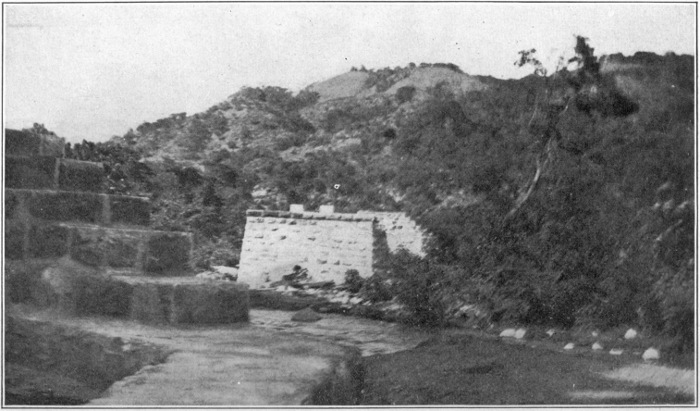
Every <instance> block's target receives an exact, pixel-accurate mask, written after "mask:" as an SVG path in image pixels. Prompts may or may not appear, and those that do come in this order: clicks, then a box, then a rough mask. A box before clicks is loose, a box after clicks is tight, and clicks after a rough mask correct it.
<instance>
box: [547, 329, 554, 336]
mask: <svg viewBox="0 0 700 411" xmlns="http://www.w3.org/2000/svg"><path fill="white" fill-rule="evenodd" d="M547 335H548V336H550V337H551V336H553V335H554V329H551V330H547Z"/></svg>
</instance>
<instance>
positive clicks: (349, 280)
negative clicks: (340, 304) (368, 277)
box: [345, 269, 364, 293]
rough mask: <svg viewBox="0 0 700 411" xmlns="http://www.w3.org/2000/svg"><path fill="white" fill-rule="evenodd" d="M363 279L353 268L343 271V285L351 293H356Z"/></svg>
mask: <svg viewBox="0 0 700 411" xmlns="http://www.w3.org/2000/svg"><path fill="white" fill-rule="evenodd" d="M363 283H364V280H363V279H362V277H360V272H359V271H357V270H354V269H351V270H347V271H346V272H345V286H346V287H347V289H348V291H350V292H351V293H357V292H359V291H360V289H361V288H362V285H363Z"/></svg>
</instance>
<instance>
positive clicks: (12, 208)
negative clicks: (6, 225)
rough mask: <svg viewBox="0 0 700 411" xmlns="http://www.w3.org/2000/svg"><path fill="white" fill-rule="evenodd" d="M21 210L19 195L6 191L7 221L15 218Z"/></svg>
mask: <svg viewBox="0 0 700 411" xmlns="http://www.w3.org/2000/svg"><path fill="white" fill-rule="evenodd" d="M20 208H21V206H20V197H19V195H18V193H17V192H16V191H14V190H5V221H7V220H9V219H13V218H15V217H16V216H17V214H18V211H19V210H20Z"/></svg>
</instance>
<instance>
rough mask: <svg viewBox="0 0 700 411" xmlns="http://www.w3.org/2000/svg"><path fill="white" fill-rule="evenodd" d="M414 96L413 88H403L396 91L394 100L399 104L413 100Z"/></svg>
mask: <svg viewBox="0 0 700 411" xmlns="http://www.w3.org/2000/svg"><path fill="white" fill-rule="evenodd" d="M415 94H416V88H415V87H413V86H404V87H401V88H399V89H398V90H396V99H397V100H398V101H399V104H403V103H406V102H408V101H411V100H413V96H414V95H415Z"/></svg>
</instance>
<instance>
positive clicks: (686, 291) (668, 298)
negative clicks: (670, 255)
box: [653, 267, 695, 351]
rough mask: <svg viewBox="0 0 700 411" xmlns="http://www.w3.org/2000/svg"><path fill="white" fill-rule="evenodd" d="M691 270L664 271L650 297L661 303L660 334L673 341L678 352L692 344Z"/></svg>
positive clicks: (693, 301)
mask: <svg viewBox="0 0 700 411" xmlns="http://www.w3.org/2000/svg"><path fill="white" fill-rule="evenodd" d="M693 277H694V275H693V269H692V267H683V268H681V269H680V270H678V271H675V272H674V271H672V270H666V271H665V272H664V273H663V274H662V276H661V278H659V280H658V281H657V282H656V283H655V284H654V287H653V295H654V297H655V298H656V299H657V300H658V301H660V306H661V315H662V319H663V331H664V333H665V334H666V335H668V336H670V337H673V338H674V347H673V348H675V349H677V350H679V351H680V350H688V349H692V347H693V345H694V341H695V333H694V331H695V325H694V324H695V296H694V290H695V284H694V278H693Z"/></svg>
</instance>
